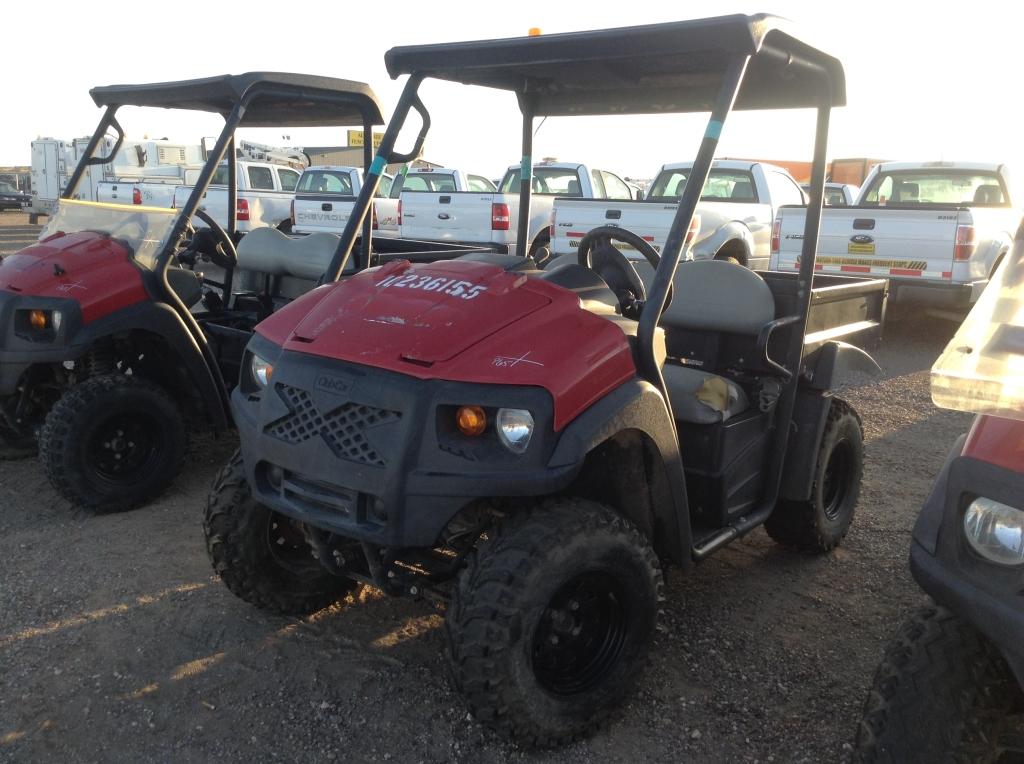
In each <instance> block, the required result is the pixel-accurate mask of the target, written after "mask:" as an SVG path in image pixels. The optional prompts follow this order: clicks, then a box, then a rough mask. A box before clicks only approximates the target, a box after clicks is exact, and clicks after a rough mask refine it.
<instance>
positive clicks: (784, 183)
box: [747, 170, 805, 207]
mask: <svg viewBox="0 0 1024 764" xmlns="http://www.w3.org/2000/svg"><path fill="white" fill-rule="evenodd" d="M765 177H766V179H767V180H768V192H769V193H770V194H771V195H772V203H773V204H774V205H775V206H776V207H781V206H782V205H783V204H797V205H802V204H804V203H805V202H804V192H803V191H801V190H800V186H798V185H797V184H796V181H794V180H793V179H792V178H791V177H789V176H788V175H786V174H785V173H781V172H779V171H778V170H769V171H768V172H767V173H765ZM751 196H753V189H751ZM747 201H753V199H748V200H747Z"/></svg>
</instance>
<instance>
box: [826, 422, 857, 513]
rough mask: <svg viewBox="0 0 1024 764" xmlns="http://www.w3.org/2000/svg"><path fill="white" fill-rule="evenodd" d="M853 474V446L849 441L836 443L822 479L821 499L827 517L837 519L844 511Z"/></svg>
mask: <svg viewBox="0 0 1024 764" xmlns="http://www.w3.org/2000/svg"><path fill="white" fill-rule="evenodd" d="M852 475H853V447H852V446H851V445H850V443H849V441H846V440H841V441H839V442H838V443H836V445H835V447H834V448H833V449H832V453H831V454H829V457H828V464H827V465H826V466H825V476H824V479H823V480H822V487H821V501H822V505H823V506H824V509H825V517H827V518H828V519H829V520H836V519H837V518H838V517H839V516H840V515H841V514H842V511H843V506H844V504H845V503H846V497H847V495H848V494H849V492H850V480H851V477H852Z"/></svg>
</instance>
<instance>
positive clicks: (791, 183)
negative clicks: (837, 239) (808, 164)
mask: <svg viewBox="0 0 1024 764" xmlns="http://www.w3.org/2000/svg"><path fill="white" fill-rule="evenodd" d="M692 167H693V164H692V163H691V162H678V163H674V164H666V165H664V166H663V167H662V168H661V172H659V173H658V176H657V177H656V178H655V179H654V182H653V183H651V186H650V192H649V193H648V195H647V198H646V199H645V200H642V201H629V200H628V199H627V200H625V201H619V200H616V201H614V202H612V203H609V202H605V201H583V200H578V199H556V200H555V204H554V210H553V213H552V220H551V229H552V231H553V235H552V238H551V251H552V253H553V254H554V255H565V254H569V253H571V252H575V251H576V247H577V246H579V241H580V239H582V238H583V236H584V235H585V234H586V233H587V232H588V231H591V230H593V229H594V228H598V227H600V226H606V225H614V226H618V227H620V228H625V229H626V230H628V231H632V232H633V233H635V234H637V235H638V236H641V237H643V238H644V239H645V240H646V241H649V242H650V243H651V244H652V245H653V246H654V248H655V249H656V250H658V251H659V252H660V251H661V248H662V246H664V244H665V238H666V237H667V236H668V231H669V228H670V226H671V225H672V220H673V219H674V218H675V214H676V207H677V206H678V204H679V197H680V196H681V195H682V193H683V189H684V188H685V187H686V181H687V178H688V177H689V175H690V170H691V168H692ZM700 198H701V201H700V204H698V205H697V212H696V217H699V218H700V230H699V231H698V233H697V235H696V237H695V238H694V240H693V244H692V246H691V249H690V252H691V253H692V257H693V258H694V259H705V260H709V259H712V258H719V259H725V258H730V257H731V258H734V259H735V260H737V261H738V262H739V263H741V264H743V265H746V266H748V267H750V268H764V267H765V266H766V265H767V264H768V256H769V245H770V239H771V230H772V221H773V220H774V218H775V213H776V211H777V210H778V209H779V207H781V206H782V205H784V204H803V203H804V193H803V191H801V189H800V186H799V185H798V184H797V182H796V181H795V180H793V178H792V177H791V176H790V174H789V173H788V172H786V171H785V170H784V169H782V168H781V167H776V166H775V165H770V164H765V163H763V162H748V161H744V160H733V159H719V160H716V161H715V162H714V164H713V165H712V168H711V172H710V174H709V175H708V180H707V183H705V185H704V190H703V193H702V194H701V197H700ZM696 217H695V219H696ZM616 246H619V245H616ZM622 248H623V249H631V248H630V247H627V246H625V245H622Z"/></svg>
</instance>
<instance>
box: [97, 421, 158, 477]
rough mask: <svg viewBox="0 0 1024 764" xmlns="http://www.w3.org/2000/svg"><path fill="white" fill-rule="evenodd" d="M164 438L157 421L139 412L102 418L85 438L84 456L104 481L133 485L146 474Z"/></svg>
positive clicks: (155, 458) (150, 468)
mask: <svg viewBox="0 0 1024 764" xmlns="http://www.w3.org/2000/svg"><path fill="white" fill-rule="evenodd" d="M165 448H166V437H165V434H164V433H163V431H162V429H161V427H160V425H159V423H158V422H157V421H156V420H155V419H154V418H153V417H152V416H150V415H148V414H146V413H145V412H141V411H133V412H131V413H130V414H128V413H125V414H115V415H114V416H111V417H109V418H107V419H104V420H103V421H102V422H101V423H100V424H99V426H97V427H96V428H95V429H94V430H93V431H92V436H91V437H90V438H88V440H87V451H86V458H87V459H89V460H90V461H91V462H92V469H93V472H94V473H95V474H96V475H97V476H98V477H99V478H100V479H101V480H103V481H105V482H108V483H115V484H122V485H123V484H132V483H137V482H138V481H139V480H142V479H145V478H146V477H148V475H149V473H150V471H151V470H152V468H153V466H154V465H155V464H156V462H158V461H159V459H160V455H161V452H162V451H163V450H164V449H165Z"/></svg>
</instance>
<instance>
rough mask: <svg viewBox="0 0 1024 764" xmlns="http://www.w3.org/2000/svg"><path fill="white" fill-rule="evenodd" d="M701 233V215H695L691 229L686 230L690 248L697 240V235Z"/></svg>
mask: <svg viewBox="0 0 1024 764" xmlns="http://www.w3.org/2000/svg"><path fill="white" fill-rule="evenodd" d="M699 233H700V215H694V216H693V218H691V220H690V227H689V228H687V229H686V244H685V246H687V247H688V246H690V245H691V244H693V240H694V239H696V238H697V234H699Z"/></svg>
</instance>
